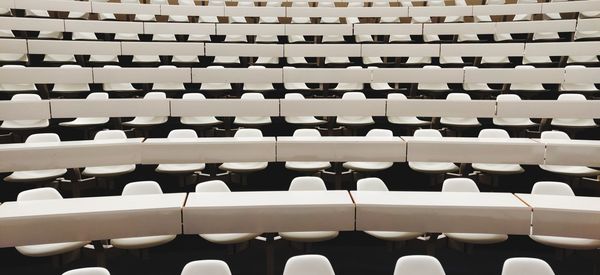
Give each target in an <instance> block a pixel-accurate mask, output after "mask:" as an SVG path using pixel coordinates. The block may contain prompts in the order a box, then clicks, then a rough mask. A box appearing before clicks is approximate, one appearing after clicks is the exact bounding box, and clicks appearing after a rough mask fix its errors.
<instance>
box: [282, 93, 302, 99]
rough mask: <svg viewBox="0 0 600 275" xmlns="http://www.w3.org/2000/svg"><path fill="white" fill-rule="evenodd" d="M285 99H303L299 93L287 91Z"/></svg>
mask: <svg viewBox="0 0 600 275" xmlns="http://www.w3.org/2000/svg"><path fill="white" fill-rule="evenodd" d="M284 98H285V99H305V98H304V96H303V95H302V94H301V93H287V94H285V97H284Z"/></svg>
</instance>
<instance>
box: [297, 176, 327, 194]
mask: <svg viewBox="0 0 600 275" xmlns="http://www.w3.org/2000/svg"><path fill="white" fill-rule="evenodd" d="M289 190H290V191H327V187H326V186H325V182H324V181H323V180H322V179H321V178H319V177H310V176H307V177H296V178H294V179H293V180H292V183H290V189H289Z"/></svg>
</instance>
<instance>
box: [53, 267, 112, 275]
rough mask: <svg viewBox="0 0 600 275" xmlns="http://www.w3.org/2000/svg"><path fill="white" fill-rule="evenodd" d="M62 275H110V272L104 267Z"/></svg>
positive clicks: (70, 271)
mask: <svg viewBox="0 0 600 275" xmlns="http://www.w3.org/2000/svg"><path fill="white" fill-rule="evenodd" d="M62 275H110V272H108V270H106V268H103V267H84V268H79V269H73V270H69V271H67V272H65V273H63V274H62Z"/></svg>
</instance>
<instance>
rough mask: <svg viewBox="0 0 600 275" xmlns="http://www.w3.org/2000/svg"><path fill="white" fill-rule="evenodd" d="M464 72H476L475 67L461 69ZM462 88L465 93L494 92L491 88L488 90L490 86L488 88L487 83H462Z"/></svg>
mask: <svg viewBox="0 0 600 275" xmlns="http://www.w3.org/2000/svg"><path fill="white" fill-rule="evenodd" d="M463 69H464V70H477V69H478V68H477V67H474V66H465V67H463ZM462 86H463V90H464V91H465V92H475V91H477V92H490V93H491V92H494V90H493V89H492V88H490V86H488V84H487V83H473V82H464V83H463V84H462Z"/></svg>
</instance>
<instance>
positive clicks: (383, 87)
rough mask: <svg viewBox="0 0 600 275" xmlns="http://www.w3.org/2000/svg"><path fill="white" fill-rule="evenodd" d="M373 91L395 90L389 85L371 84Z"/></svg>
mask: <svg viewBox="0 0 600 275" xmlns="http://www.w3.org/2000/svg"><path fill="white" fill-rule="evenodd" d="M370 86H371V89H372V90H373V91H391V90H394V88H392V87H391V86H390V84H388V83H371V84H370Z"/></svg>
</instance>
